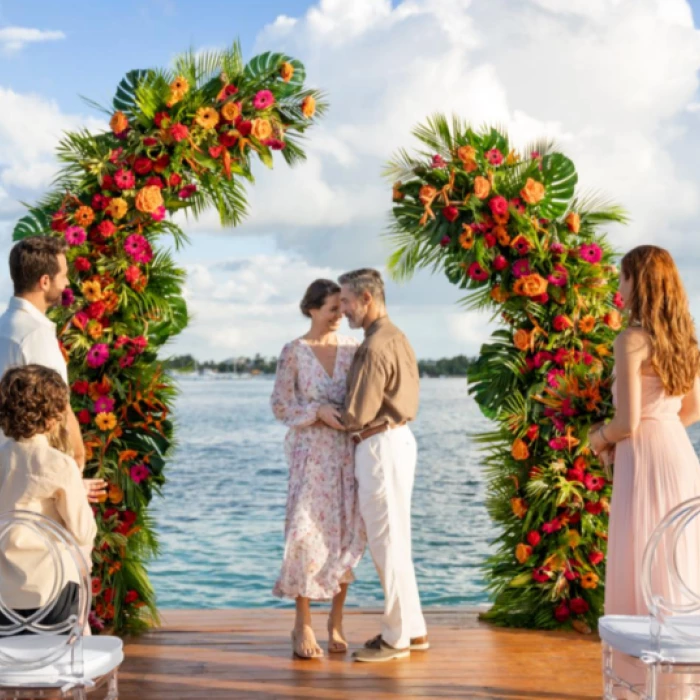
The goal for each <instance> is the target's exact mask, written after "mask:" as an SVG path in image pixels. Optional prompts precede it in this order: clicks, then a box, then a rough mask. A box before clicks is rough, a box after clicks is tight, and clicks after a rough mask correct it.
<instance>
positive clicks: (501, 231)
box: [493, 226, 510, 246]
mask: <svg viewBox="0 0 700 700" xmlns="http://www.w3.org/2000/svg"><path fill="white" fill-rule="evenodd" d="M493 232H494V234H495V235H496V239H497V240H498V242H499V243H500V244H501V245H503V246H506V245H508V244H509V243H510V236H509V235H508V231H507V230H506V228H505V226H496V228H494V229H493Z"/></svg>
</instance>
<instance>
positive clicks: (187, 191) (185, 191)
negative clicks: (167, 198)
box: [177, 185, 197, 199]
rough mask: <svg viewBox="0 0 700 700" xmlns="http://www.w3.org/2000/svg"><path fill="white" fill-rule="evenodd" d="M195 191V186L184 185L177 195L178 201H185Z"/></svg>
mask: <svg viewBox="0 0 700 700" xmlns="http://www.w3.org/2000/svg"><path fill="white" fill-rule="evenodd" d="M196 191H197V185H185V186H184V187H183V188H182V189H181V190H180V191H179V192H178V193H177V196H178V197H179V198H180V199H187V198H188V197H191V196H192V195H193V194H194V193H195V192H196Z"/></svg>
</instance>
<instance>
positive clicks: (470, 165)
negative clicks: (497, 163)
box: [464, 160, 479, 173]
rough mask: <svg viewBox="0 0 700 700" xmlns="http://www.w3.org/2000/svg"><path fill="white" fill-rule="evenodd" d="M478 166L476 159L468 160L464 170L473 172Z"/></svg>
mask: <svg viewBox="0 0 700 700" xmlns="http://www.w3.org/2000/svg"><path fill="white" fill-rule="evenodd" d="M478 167H479V166H478V165H477V163H476V161H475V160H468V161H467V162H466V163H464V171H465V172H467V173H473V172H474V171H475V170H476V169H477V168H478Z"/></svg>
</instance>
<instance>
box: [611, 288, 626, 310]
mask: <svg viewBox="0 0 700 700" xmlns="http://www.w3.org/2000/svg"><path fill="white" fill-rule="evenodd" d="M613 304H614V305H615V306H616V307H617V308H618V309H624V308H625V300H624V299H623V298H622V294H620V292H615V296H613Z"/></svg>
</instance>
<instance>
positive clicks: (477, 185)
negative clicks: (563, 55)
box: [474, 175, 491, 199]
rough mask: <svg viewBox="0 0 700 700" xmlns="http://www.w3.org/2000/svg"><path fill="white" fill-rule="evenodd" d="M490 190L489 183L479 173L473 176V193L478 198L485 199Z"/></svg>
mask: <svg viewBox="0 0 700 700" xmlns="http://www.w3.org/2000/svg"><path fill="white" fill-rule="evenodd" d="M489 192H491V183H490V182H489V181H488V180H487V179H486V178H485V177H482V176H481V175H477V176H476V177H475V178H474V194H475V195H476V196H477V197H478V198H479V199H486V197H488V196H489Z"/></svg>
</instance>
